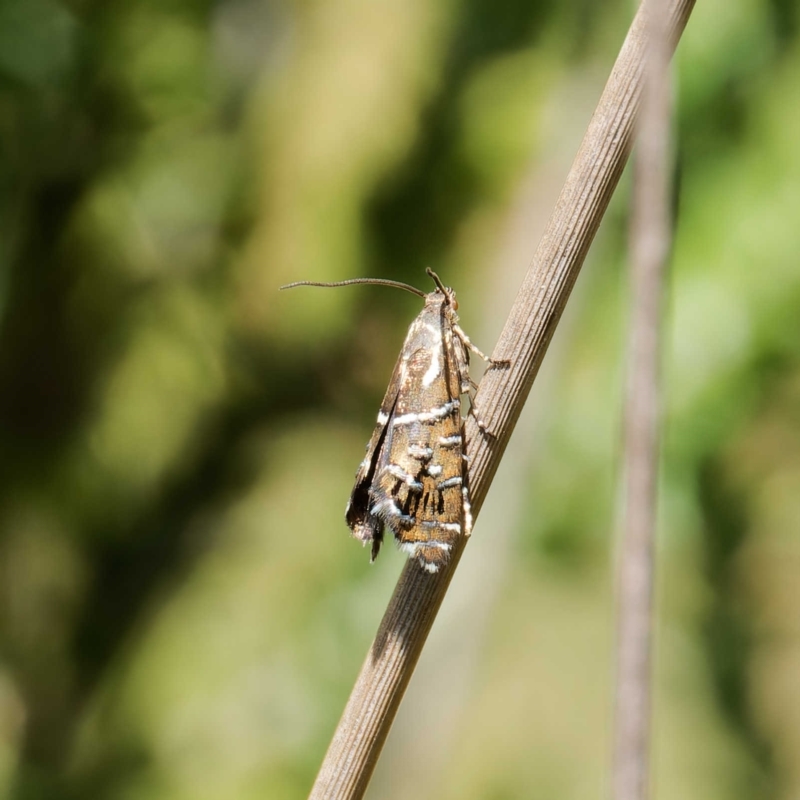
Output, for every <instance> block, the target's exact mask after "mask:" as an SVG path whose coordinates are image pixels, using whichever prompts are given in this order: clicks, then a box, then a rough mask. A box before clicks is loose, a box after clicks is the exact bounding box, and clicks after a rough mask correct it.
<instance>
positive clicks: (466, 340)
mask: <svg viewBox="0 0 800 800" xmlns="http://www.w3.org/2000/svg"><path fill="white" fill-rule="evenodd" d="M453 330H454V331H455V333H456V336H458V338H459V339H461V341H462V342H463V344H464V347H468V348H469V349H470V350H472V352H473V353H475V355H476V356H480V357H481V358H482V359H483V360H484V361H491V360H492V359H491V358H489V356H487V355H486V354H485V353H484V352H482V351H481V350H480V349H478V348H477V347H476V346H475V345H474V344H472V342H471V341H470V338H469V336H467V334H466V333H464V331H463V329H462V328H461V326H460V325H459V324H458V323H457V322H456V323H454V325H453Z"/></svg>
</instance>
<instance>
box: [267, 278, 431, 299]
mask: <svg viewBox="0 0 800 800" xmlns="http://www.w3.org/2000/svg"><path fill="white" fill-rule="evenodd" d="M437 282H438V279H437ZM356 283H374V284H375V285H377V286H393V287H394V288H395V289H405V290H406V291H407V292H411V294H415V295H417V296H418V297H425V292H423V291H422V290H420V289H417V288H416V287H414V286H409V285H408V284H407V283H401V282H400V281H390V280H388V279H386V278H350V280H347V281H334V282H332V283H323V282H320V281H295V282H294V283H287V284H286V285H285V286H281V287H280V288H281V289H294V287H295V286H322V287H323V288H325V289H332V288H335V287H337V286H353V285H354V284H356Z"/></svg>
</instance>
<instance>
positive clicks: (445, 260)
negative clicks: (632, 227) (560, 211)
mask: <svg viewBox="0 0 800 800" xmlns="http://www.w3.org/2000/svg"><path fill="white" fill-rule="evenodd" d="M632 13H633V9H632V4H631V3H630V2H627V0H626V2H611V3H603V4H601V3H592V2H587V0H562V2H554V0H540V1H539V2H522V0H464V1H463V2H460V3H457V2H441V3H431V2H423V1H422V0H402V2H401V1H400V0H385V2H378V3H375V2H370V0H340V1H339V2H334V3H326V2H314V1H313V0H312V1H311V2H289V0H286V1H285V2H280V1H279V0H220V2H217V3H207V2H199V1H198V0H160V2H155V0H126V2H121V0H111V2H93V1H92V0H71V2H63V3H59V2H57V0H2V2H0V143H1V145H2V159H0V186H1V187H2V188H1V189H0V326H1V327H0V330H1V333H0V476H1V477H0V648H1V649H0V797H8V798H15V799H16V798H25V799H26V800H27V799H28V798H31V799H32V798H37V799H38V798H48V799H49V798H53V799H55V800H60V799H61V798H69V799H70V800H79V799H81V800H82V799H83V798H92V800H112V799H113V800H139V798H142V799H144V798H147V800H160V799H162V798H163V799H164V800H167V798H169V800H190V799H191V800H222V799H223V798H236V800H247V799H248V798H253V799H255V798H259V799H261V798H278V799H282V798H288V799H289V800H291V799H292V798H302V797H305V796H306V794H307V792H308V790H309V788H310V786H311V783H312V782H313V779H314V776H315V774H316V769H317V767H318V766H319V763H320V761H321V759H322V756H323V754H324V752H325V749H326V746H327V743H328V741H329V738H330V736H331V734H332V732H333V730H334V727H335V725H336V722H337V720H338V718H339V715H340V713H341V710H342V708H343V706H344V703H345V701H346V698H347V696H348V693H349V689H350V687H351V685H352V682H353V680H354V678H355V675H356V673H357V671H358V669H359V667H360V664H361V662H362V659H363V658H364V656H365V654H366V653H367V651H368V648H369V644H370V641H371V638H372V635H373V634H374V632H375V630H376V628H377V625H378V622H379V620H380V617H381V615H382V611H383V609H384V607H385V605H386V602H387V600H388V598H389V596H390V594H391V591H392V588H393V586H394V582H395V580H396V578H397V576H398V574H399V572H400V569H401V566H402V563H403V558H402V557H401V556H400V554H398V553H397V552H395V551H394V548H393V547H387V548H386V549H385V551H384V553H383V554H382V555H381V557H380V559H379V560H378V562H377V563H376V564H375V565H373V566H372V567H370V566H369V564H368V553H367V552H366V551H364V550H362V549H361V548H359V547H357V546H356V543H355V542H354V541H353V540H352V539H350V537H349V536H348V530H347V528H346V526H345V524H344V521H343V510H344V504H345V502H346V500H347V497H348V495H349V491H350V487H351V484H352V480H353V475H354V473H355V469H356V466H357V464H358V463H359V461H360V459H361V457H362V454H363V449H364V446H365V444H366V442H367V439H368V437H369V434H370V431H371V429H372V424H373V420H374V416H375V413H376V410H377V407H378V404H379V402H380V399H381V397H382V394H383V390H384V388H385V385H386V382H387V380H388V378H389V374H390V372H391V369H392V366H393V363H394V359H395V357H396V354H397V351H398V348H399V346H400V343H401V342H402V339H403V336H404V332H405V328H406V326H407V325H408V323H409V322H410V321H411V319H412V318H413V317H414V316H415V315H416V314H417V313H418V311H419V308H420V304H419V300H418V298H413V297H411V296H410V295H405V294H403V293H400V292H392V291H389V290H386V289H382V288H379V287H357V288H351V289H342V290H337V291H324V290H319V289H297V290H295V291H294V292H287V293H282V294H278V291H277V287H278V286H279V285H280V284H282V283H285V282H288V281H292V280H299V279H314V280H337V279H343V278H348V277H355V276H361V275H370V276H377V277H391V278H395V279H399V280H405V281H408V282H411V283H414V284H415V285H417V286H420V287H421V288H424V289H426V290H428V289H429V288H430V287H429V282H428V280H427V278H426V277H425V275H424V268H425V267H426V266H431V267H433V268H435V269H436V270H437V271H439V272H440V274H441V275H442V276H443V278H444V280H445V282H446V283H448V284H449V285H452V286H453V287H455V288H456V290H457V291H458V293H459V299H460V301H461V316H462V321H463V324H464V327H465V328H466V330H467V331H469V332H470V334H471V335H472V337H473V339H474V340H475V341H476V342H477V343H478V344H479V345H480V346H481V347H482V348H483V349H485V350H491V348H492V346H493V343H494V341H496V337H497V335H498V333H499V331H500V328H501V326H502V323H503V320H504V318H505V315H506V314H507V311H508V309H509V307H510V304H511V302H512V300H513V297H514V295H515V292H516V288H517V286H518V285H519V282H520V279H521V276H522V274H523V272H524V270H525V269H526V267H527V264H528V262H529V260H530V257H531V255H532V253H533V251H534V249H535V247H536V244H537V241H538V237H539V235H540V233H541V231H542V228H543V226H544V224H545V222H546V219H547V217H548V216H549V213H550V210H551V208H552V205H553V203H554V201H555V199H556V197H557V195H558V191H559V189H560V186H561V183H562V181H563V179H564V177H565V175H566V172H567V170H568V168H569V164H570V163H571V160H572V157H573V155H574V153H575V152H576V150H577V147H578V144H579V142H580V139H581V137H582V135H583V131H584V130H585V127H586V125H587V123H588V120H589V117H590V115H591V112H592V110H593V108H594V104H595V102H596V100H597V97H598V96H599V93H600V91H601V89H602V86H603V84H604V82H605V79H606V77H607V75H608V72H609V70H610V68H611V65H612V63H613V60H614V58H615V56H616V53H617V51H618V48H619V46H620V44H621V41H622V39H623V37H624V34H625V32H626V30H627V27H628V24H629V21H630V18H631V16H632ZM799 22H800V2H798V0H699V1H698V4H697V8H696V10H695V12H694V15H693V17H692V19H691V20H690V22H689V27H688V29H687V32H686V34H685V36H684V39H683V41H682V43H681V45H680V51H679V55H678V58H677V69H676V73H675V74H676V86H675V100H676V123H675V132H676V161H677V167H678V175H679V181H678V183H679V195H678V200H677V204H676V212H677V220H678V221H677V232H676V241H675V252H674V264H673V268H672V273H671V277H670V285H669V295H668V315H667V317H668V335H667V337H668V338H667V348H666V350H667V352H666V354H665V366H664V371H665V379H666V385H667V404H668V408H667V414H666V420H665V442H664V444H665V449H664V458H663V473H662V495H661V498H662V500H661V508H660V511H661V525H660V545H659V547H660V556H661V560H660V563H659V589H658V622H657V646H656V678H657V692H656V698H655V718H654V726H655V740H654V748H655V752H654V784H655V787H656V793H657V797H659V798H660V799H661V800H672V799H673V798H674V799H675V800H678V798H680V800H693V799H694V798H697V800H701V799H702V800H715V799H716V798H780V799H781V800H784V799H785V800H789V799H790V798H797V797H800V613H799V609H800V582H798V580H797V575H798V572H800V537H799V536H798V533H799V532H800V270H798V264H797V259H798V256H797V254H798V252H800V224H799V223H800V147H799V146H798V141H799V139H798V135H799V134H800V30H799V29H798V23H799ZM627 214H628V186H627V177H626V178H625V179H624V180H623V184H622V185H621V186H620V191H619V192H618V193H617V196H616V197H615V200H614V203H613V205H612V208H611V210H610V212H609V214H608V216H607V219H606V221H605V223H604V225H603V227H602V228H601V231H600V233H599V235H598V238H597V240H596V242H595V246H594V248H593V250H592V253H591V255H590V258H589V260H588V261H587V264H586V266H585V270H584V274H583V275H582V277H581V279H580V280H579V282H578V285H577V287H576V289H575V292H574V294H573V297H572V300H571V303H570V307H569V308H568V311H567V313H566V315H565V317H564V319H563V320H562V324H561V326H560V327H559V329H558V331H557V333H556V336H555V339H554V341H553V344H552V346H551V349H550V352H549V354H548V357H547V360H546V363H545V366H544V368H543V369H542V372H541V374H540V376H539V380H538V381H537V384H536V387H535V388H534V391H533V393H532V395H531V398H530V402H529V404H528V407H527V409H526V411H525V412H524V414H523V416H522V418H521V420H520V424H519V426H518V430H517V433H516V435H515V438H514V440H513V442H512V445H511V447H510V448H509V451H508V454H507V457H506V459H505V461H504V463H503V465H502V467H501V469H500V471H499V473H498V476H497V479H496V481H495V484H494V486H493V487H492V490H491V493H490V495H489V499H488V500H487V503H486V505H485V506H484V509H483V513H482V515H481V518H480V520H479V521H478V524H477V527H476V530H475V534H474V537H473V540H472V542H471V544H470V546H469V547H468V549H467V551H466V555H465V557H464V559H463V560H462V563H461V566H460V568H459V571H458V574H457V576H456V578H455V580H454V582H453V585H452V588H451V592H450V595H449V596H448V599H447V601H446V603H445V605H444V607H443V610H442V613H441V615H440V617H439V619H438V621H437V623H436V625H435V627H434V630H433V633H432V635H431V638H430V640H429V644H428V647H427V648H426V651H425V653H424V655H423V658H422V660H421V662H420V665H419V668H418V670H417V673H416V674H415V676H414V679H413V681H412V684H411V687H410V690H409V693H408V695H407V697H406V700H405V703H404V705H403V707H402V709H401V711H400V714H399V715H398V718H397V721H396V724H395V727H394V729H393V731H392V733H391V735H390V738H389V741H388V743H387V746H386V749H385V751H384V755H383V758H382V760H381V762H380V764H379V766H378V769H377V771H376V773H375V777H374V780H373V783H372V786H371V788H370V792H369V796H370V797H372V798H409V797H414V798H434V797H436V798H442V797H444V798H468V799H469V798H492V799H493V800H506V798H560V800H570V799H571V798H575V799H576V800H577V799H578V798H581V799H582V800H583V799H584V798H590V797H604V796H607V791H608V789H607V786H608V778H609V775H608V760H609V759H608V757H609V754H610V749H611V745H610V726H611V708H612V691H611V686H612V673H613V667H612V663H613V657H612V653H613V617H614V608H613V565H614V544H613V543H614V532H615V530H616V528H617V527H618V519H617V516H618V508H617V507H618V503H617V494H618V488H617V487H618V483H619V481H618V477H619V476H618V472H619V452H620V437H621V406H620V403H621V393H622V388H621V387H622V385H623V383H624V355H625V330H626V318H627V311H626V304H627V277H626V271H627V268H628V265H627V262H626V252H625V250H626V237H627V232H626V224H627V222H626V220H627Z"/></svg>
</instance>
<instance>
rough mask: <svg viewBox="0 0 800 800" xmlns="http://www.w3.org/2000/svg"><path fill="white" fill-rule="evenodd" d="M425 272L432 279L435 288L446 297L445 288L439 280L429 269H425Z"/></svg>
mask: <svg viewBox="0 0 800 800" xmlns="http://www.w3.org/2000/svg"><path fill="white" fill-rule="evenodd" d="M425 272H427V273H428V275H430V277H431V278H432V279H433V282H434V283H435V284H436V288H437V289H438V290H439V291H440V292H441V293H442V294H444V295H446V294H447V289H446V288H445V286H444V284H443V283H442V280H441V278H440V277H439V276H438V275H437V274H436V273H435V272H434V271H433V270H432V269H431V268H430V267H425Z"/></svg>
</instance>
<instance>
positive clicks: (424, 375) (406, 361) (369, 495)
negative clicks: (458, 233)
mask: <svg viewBox="0 0 800 800" xmlns="http://www.w3.org/2000/svg"><path fill="white" fill-rule="evenodd" d="M427 273H428V275H430V277H431V278H432V279H433V281H434V283H435V284H436V289H435V290H434V291H432V292H430V293H428V294H425V293H424V292H421V291H420V290H419V289H415V288H414V287H413V286H408V285H407V284H405V283H399V282H398V281H388V280H382V279H378V278H354V279H352V280H348V281H340V282H337V283H315V282H312V281H299V282H297V283H291V284H288V285H287V286H282V287H281V288H282V289H289V288H292V287H294V286H326V287H331V286H350V285H352V284H356V283H376V284H379V285H383V286H394V287H396V288H400V289H405V290H406V291H409V292H412V293H413V294H416V295H419V296H420V297H423V298H424V299H425V307H424V308H423V309H422V311H421V312H420V313H419V316H418V317H417V318H416V319H415V320H414V322H412V323H411V326H410V327H409V329H408V334H407V335H406V340H405V342H404V343H403V348H402V350H401V351H400V356H399V358H398V359H397V364H396V365H395V368H394V372H393V373H392V377H391V379H390V380H389V386H388V388H387V389H386V394H385V396H384V398H383V402H382V403H381V408H380V411H379V412H378V418H377V421H376V424H375V430H374V431H373V432H372V438H371V439H370V441H369V444H368V445H367V452H366V455H365V457H364V460H363V461H362V462H361V464H360V465H359V468H358V472H357V473H356V482H355V486H354V487H353V491H352V493H351V495H350V500H349V501H348V503H347V509H346V511H345V519H346V520H347V524H348V526H349V527H350V530H351V531H352V533H353V536H354V537H355V538H356V539H358V540H359V541H361V542H362V544H364V545H366V544H371V547H372V554H371V560H372V561H374V560H375V558H376V557H377V555H378V552H379V551H380V549H381V544H382V543H383V531H384V528H388V529H389V530H391V531H392V533H393V534H394V536H395V539H396V541H397V545H398V547H399V548H400V549H401V550H403V551H405V552H406V553H407V554H408V556H409V558H412V559H415V560H416V561H417V562H418V563H419V565H420V566H421V567H422V568H423V569H425V570H427V571H428V572H438V570H439V568H440V567H442V566H443V565H445V564H446V563H447V561H448V559H449V557H450V551H451V550H452V548H453V544H454V542H455V541H456V539H457V537H459V536H469V535H470V533H471V531H472V511H471V507H470V499H469V486H468V484H467V470H466V469H465V464H466V456H465V455H464V430H463V428H464V423H463V420H462V417H461V396H462V395H463V394H466V393H468V392H469V391H470V390H471V388H472V386H473V384H472V382H471V380H470V377H469V353H470V351H472V352H473V353H476V354H477V355H479V356H480V357H481V358H483V359H484V360H486V361H488V362H489V363H490V364H497V363H498V362H493V361H491V360H490V359H488V358H487V357H486V356H485V355H484V354H483V353H482V352H481V351H480V350H479V349H478V348H477V347H475V345H473V344H472V342H471V341H470V340H469V337H468V336H467V335H466V334H465V333H464V331H463V330H461V328H460V327H459V324H458V315H457V313H456V311H457V309H458V302H457V301H456V295H455V292H454V291H453V290H452V289H449V288H447V287H446V286H444V285H443V284H442V282H441V280H440V279H439V276H438V275H437V274H436V273H435V272H433V270H431V269H428V270H427ZM471 410H472V409H471ZM478 424H479V426H480V427H481V430H485V426H483V425H482V423H480V422H479V423H478Z"/></svg>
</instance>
